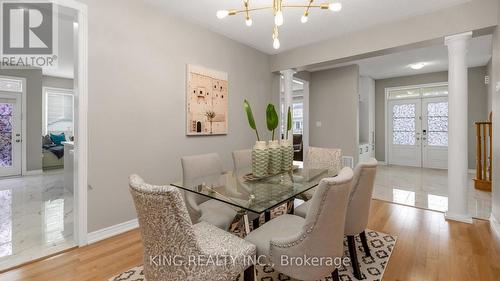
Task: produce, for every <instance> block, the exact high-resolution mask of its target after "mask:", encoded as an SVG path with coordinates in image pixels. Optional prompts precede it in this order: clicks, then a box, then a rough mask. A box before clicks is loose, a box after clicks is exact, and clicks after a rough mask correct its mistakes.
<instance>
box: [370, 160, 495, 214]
mask: <svg viewBox="0 0 500 281" xmlns="http://www.w3.org/2000/svg"><path fill="white" fill-rule="evenodd" d="M447 177H448V172H447V170H436V169H424V168H413V167H401V166H392V165H388V166H385V165H380V166H379V167H378V170H377V177H376V179H375V188H374V191H373V198H375V199H380V200H384V201H389V202H394V203H398V204H403V205H409V206H415V207H419V208H425V209H431V210H435V211H440V212H445V211H446V210H448V178H447ZM473 177H474V175H472V174H469V209H470V214H471V215H472V217H474V218H479V219H488V218H489V216H490V213H491V192H485V191H480V190H476V189H475V188H474V184H473V181H472V179H473Z"/></svg>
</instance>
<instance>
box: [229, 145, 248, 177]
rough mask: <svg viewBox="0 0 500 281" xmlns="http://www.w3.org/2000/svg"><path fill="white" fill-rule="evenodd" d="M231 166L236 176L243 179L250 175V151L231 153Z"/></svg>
mask: <svg viewBox="0 0 500 281" xmlns="http://www.w3.org/2000/svg"><path fill="white" fill-rule="evenodd" d="M232 155H233V164H234V172H235V174H236V176H238V177H243V176H245V175H248V174H251V173H252V150H251V149H243V150H236V151H233V154H232Z"/></svg>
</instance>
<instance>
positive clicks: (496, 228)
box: [490, 213, 500, 237]
mask: <svg viewBox="0 0 500 281" xmlns="http://www.w3.org/2000/svg"><path fill="white" fill-rule="evenodd" d="M490 226H491V228H492V229H493V232H495V233H496V235H497V236H498V237H500V222H498V221H497V219H496V218H495V216H494V215H493V213H492V214H491V215H490Z"/></svg>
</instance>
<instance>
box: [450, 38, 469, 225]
mask: <svg viewBox="0 0 500 281" xmlns="http://www.w3.org/2000/svg"><path fill="white" fill-rule="evenodd" d="M471 37H472V32H467V33H462V34H457V35H452V36H448V37H446V38H445V45H446V46H448V58H449V69H448V87H449V89H448V92H449V94H448V122H449V124H448V212H446V214H445V218H446V219H448V220H455V221H461V222H466V223H472V218H471V215H470V214H469V208H468V175H467V172H468V159H467V151H468V148H467V122H468V120H467V104H468V99H467V93H468V91H467V86H468V85H467V84H468V83H467V49H468V46H469V41H470V39H471Z"/></svg>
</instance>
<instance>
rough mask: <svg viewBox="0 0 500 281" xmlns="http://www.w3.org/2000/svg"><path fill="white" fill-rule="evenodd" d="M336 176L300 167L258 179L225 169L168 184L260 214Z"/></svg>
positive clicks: (329, 171)
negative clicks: (224, 170) (225, 171)
mask: <svg viewBox="0 0 500 281" xmlns="http://www.w3.org/2000/svg"><path fill="white" fill-rule="evenodd" d="M336 175H337V172H336V171H332V170H328V169H307V168H305V167H304V168H297V169H294V170H293V171H289V172H283V173H280V174H277V175H273V176H269V177H265V178H261V179H252V178H249V177H248V176H245V175H238V174H237V173H234V172H227V173H224V174H218V175H208V176H205V177H203V178H197V179H194V180H190V181H189V182H183V181H179V182H175V183H172V185H173V186H175V187H178V188H180V189H182V190H185V191H187V192H192V193H195V194H198V195H202V196H206V197H209V198H211V199H215V200H219V201H222V202H224V203H227V204H230V205H232V206H234V207H237V208H240V209H243V210H247V211H250V212H254V213H259V214H260V213H263V212H265V211H267V210H270V209H272V208H274V207H277V206H279V205H281V204H283V203H285V202H287V201H289V200H292V199H294V198H295V197H297V196H299V195H300V194H302V193H304V192H306V191H308V190H310V189H312V188H314V187H316V186H317V185H318V184H319V182H320V181H321V179H323V178H327V177H334V176H336Z"/></svg>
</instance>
